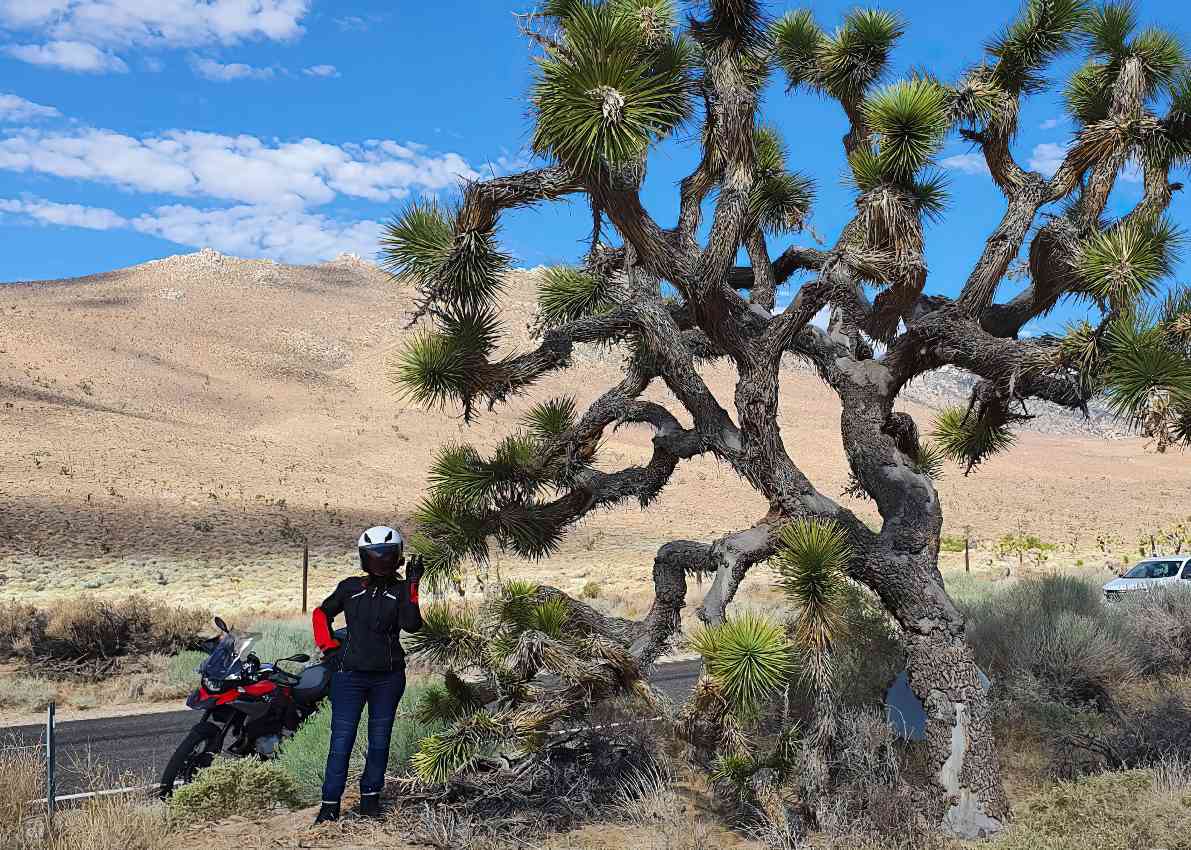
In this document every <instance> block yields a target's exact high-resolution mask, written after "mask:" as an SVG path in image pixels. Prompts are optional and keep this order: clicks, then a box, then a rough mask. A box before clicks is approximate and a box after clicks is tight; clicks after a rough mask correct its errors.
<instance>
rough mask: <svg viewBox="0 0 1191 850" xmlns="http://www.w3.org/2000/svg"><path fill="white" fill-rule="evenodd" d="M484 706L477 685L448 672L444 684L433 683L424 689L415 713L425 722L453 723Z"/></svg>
mask: <svg viewBox="0 0 1191 850" xmlns="http://www.w3.org/2000/svg"><path fill="white" fill-rule="evenodd" d="M483 707H484V705H483V701H482V699H481V698H480V697H479V696H478V694H477V691H476V689H475V687H474V686H473V685H471V684H469V683H468V682H465V681H463V679H461V678H459V676H457V675H456V674H455V673H454V672H448V673H447V674H446V676H445V677H444V679H443V684H441V685H440V684H437V683H433V684H431V685H429V686H428V687H427V688H426V689H425V690H424V691H422V696H421V698H420V699H419V700H418V704H417V705H416V706H415V707H414V714H415V716H416V717H417V718H418V720H419V721H421V722H422V723H424V724H436V723H453V722H455V721H456V720H459V719H460V718H462V717H466V716H467V715H469V714H471V713H473V712H475V711H478V710H480V709H481V708H483Z"/></svg>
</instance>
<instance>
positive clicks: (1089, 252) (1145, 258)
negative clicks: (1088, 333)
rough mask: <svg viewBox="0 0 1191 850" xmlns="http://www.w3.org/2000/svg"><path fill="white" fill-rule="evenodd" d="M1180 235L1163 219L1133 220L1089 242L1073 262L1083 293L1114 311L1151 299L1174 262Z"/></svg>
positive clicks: (1092, 238) (1083, 246)
mask: <svg viewBox="0 0 1191 850" xmlns="http://www.w3.org/2000/svg"><path fill="white" fill-rule="evenodd" d="M1180 241H1181V240H1180V235H1179V233H1178V231H1176V230H1175V228H1174V226H1173V225H1172V224H1171V223H1170V222H1169V220H1167V219H1165V218H1157V219H1152V220H1148V221H1146V220H1141V221H1137V220H1132V221H1126V222H1123V223H1121V224H1118V225H1116V226H1114V227H1111V228H1108V229H1106V230H1103V231H1100V232H1098V233H1096V234H1095V235H1094V236H1092V237H1091V238H1090V239H1088V240H1087V241H1086V242H1085V243H1084V244H1083V245H1082V246H1081V249H1080V251H1079V254H1078V256H1077V258H1076V261H1075V269H1076V273H1077V274H1078V275H1079V276H1080V278H1081V279H1082V281H1083V286H1084V291H1086V292H1088V293H1089V294H1091V295H1092V296H1093V297H1095V298H1097V299H1098V300H1099V301H1100V302H1101V303H1103V304H1106V305H1108V306H1109V307H1110V308H1112V309H1114V310H1121V309H1124V308H1126V307H1128V306H1129V305H1132V304H1134V303H1136V302H1138V301H1139V300H1141V299H1143V298H1146V297H1149V296H1151V295H1153V294H1154V293H1155V291H1156V289H1157V286H1158V284H1159V282H1160V281H1161V280H1162V279H1163V278H1165V277H1167V276H1168V275H1169V274H1170V272H1171V270H1172V268H1173V267H1174V264H1175V262H1176V259H1177V251H1178V247H1179V243H1180Z"/></svg>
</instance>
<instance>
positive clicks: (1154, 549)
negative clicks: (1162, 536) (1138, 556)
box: [1150, 534, 1158, 558]
mask: <svg viewBox="0 0 1191 850" xmlns="http://www.w3.org/2000/svg"><path fill="white" fill-rule="evenodd" d="M1157 554H1158V544H1157V543H1155V542H1154V535H1152V534H1151V535H1150V557H1151V558H1152V557H1154V556H1155V555H1157Z"/></svg>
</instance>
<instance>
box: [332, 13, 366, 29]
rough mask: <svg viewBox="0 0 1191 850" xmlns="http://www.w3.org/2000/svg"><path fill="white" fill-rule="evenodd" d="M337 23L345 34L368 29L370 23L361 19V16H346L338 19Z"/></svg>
mask: <svg viewBox="0 0 1191 850" xmlns="http://www.w3.org/2000/svg"><path fill="white" fill-rule="evenodd" d="M335 23H336V24H338V25H339V29H341V30H343V31H344V32H352V31H360V30H366V29H368V21H366V20H364V19H363V18H361V17H360V16H359V15H345V16H344V17H342V18H336V19H335Z"/></svg>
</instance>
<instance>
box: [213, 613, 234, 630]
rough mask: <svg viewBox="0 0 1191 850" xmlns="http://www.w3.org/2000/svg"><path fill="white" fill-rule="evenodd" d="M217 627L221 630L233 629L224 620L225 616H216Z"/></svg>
mask: <svg viewBox="0 0 1191 850" xmlns="http://www.w3.org/2000/svg"><path fill="white" fill-rule="evenodd" d="M215 628H217V629H219V631H221V632H230V631H231V629H229V628H228V627H227V623H225V622H223V617H216V618H215Z"/></svg>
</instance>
